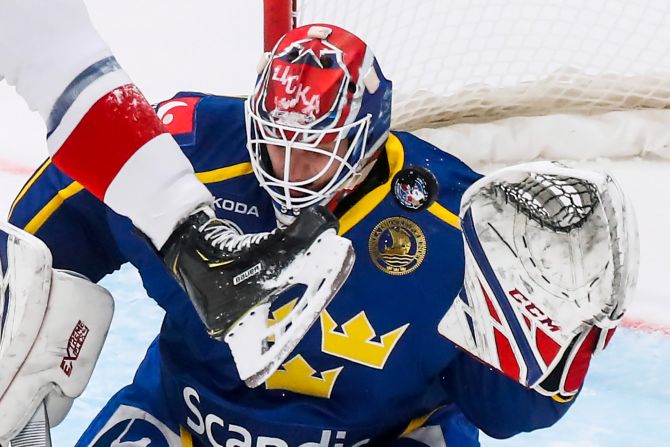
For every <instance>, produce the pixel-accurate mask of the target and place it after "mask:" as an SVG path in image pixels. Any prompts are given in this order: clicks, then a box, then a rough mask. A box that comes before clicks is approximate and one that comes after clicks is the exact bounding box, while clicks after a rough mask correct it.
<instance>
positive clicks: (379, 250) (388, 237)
mask: <svg viewBox="0 0 670 447" xmlns="http://www.w3.org/2000/svg"><path fill="white" fill-rule="evenodd" d="M368 247H369V249H370V258H372V262H374V264H375V265H376V266H377V267H378V268H379V270H381V271H382V272H384V273H388V274H389V275H407V274H408V273H412V272H413V271H414V270H416V269H417V268H419V266H420V265H421V263H422V262H423V258H425V257H426V236H425V235H424V234H423V231H421V228H419V226H418V225H417V224H415V223H414V222H412V221H411V220H409V219H407V218H406V217H389V218H387V219H384V220H382V221H381V222H379V223H378V224H377V226H376V227H375V228H374V229H373V230H372V233H370V240H369V242H368Z"/></svg>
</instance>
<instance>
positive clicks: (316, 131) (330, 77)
mask: <svg viewBox="0 0 670 447" xmlns="http://www.w3.org/2000/svg"><path fill="white" fill-rule="evenodd" d="M259 72H260V74H259V77H258V80H257V82H256V88H255V91H254V94H253V95H252V96H251V97H250V98H249V99H248V100H247V101H246V104H245V114H246V124H247V148H248V150H249V154H250V156H251V163H252V166H253V169H254V173H255V174H256V177H257V178H258V181H259V183H260V185H261V186H262V187H263V188H264V189H265V190H266V191H267V192H268V193H269V194H270V196H271V197H272V199H273V201H274V203H275V208H276V209H277V211H278V218H279V220H280V221H282V222H284V223H286V222H287V221H288V220H290V218H291V216H294V215H296V214H298V213H299V212H300V209H302V208H305V207H309V206H312V205H314V204H317V203H318V204H330V205H334V204H336V203H337V201H338V200H339V199H341V198H342V197H344V196H345V195H346V194H347V193H348V192H349V191H351V190H353V189H354V188H355V187H356V186H357V185H358V184H359V183H360V182H361V180H362V179H363V178H364V173H365V172H366V166H371V163H370V162H371V161H372V160H374V159H375V158H376V156H377V155H378V153H379V151H380V148H381V147H382V145H383V143H384V142H385V141H386V138H387V137H388V132H389V127H390V120H391V82H390V81H389V80H387V79H385V78H384V75H383V74H382V72H381V70H380V68H379V65H378V64H377V61H376V59H375V57H374V55H373V54H372V52H371V50H370V49H369V48H368V47H367V45H366V44H365V43H364V42H363V41H362V40H361V39H359V38H358V37H356V36H355V35H353V34H351V33H349V32H348V31H345V30H343V29H341V28H338V27H336V26H331V25H307V26H303V27H300V28H296V29H294V30H292V31H290V32H288V33H287V34H286V35H285V36H284V37H282V38H281V39H280V40H279V42H278V43H277V45H276V46H275V48H274V50H273V51H272V52H271V53H270V54H269V55H266V56H265V57H264V59H263V61H262V64H261V66H260V67H259ZM270 150H272V151H274V153H273V154H270V153H269V151H270ZM271 155H272V156H271ZM299 159H302V160H303V163H310V164H311V166H312V169H311V170H310V171H309V172H308V173H307V174H305V173H303V174H302V175H296V174H295V172H292V171H294V169H293V166H294V163H297V162H298V160H299ZM277 160H279V161H277ZM278 165H279V166H278ZM287 218H288V220H287Z"/></svg>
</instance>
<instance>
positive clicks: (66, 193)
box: [24, 182, 84, 234]
mask: <svg viewBox="0 0 670 447" xmlns="http://www.w3.org/2000/svg"><path fill="white" fill-rule="evenodd" d="M83 189H84V187H83V186H82V185H81V184H79V183H77V182H72V183H70V184H69V185H68V186H66V187H65V188H63V189H61V190H60V191H58V192H57V193H56V195H55V196H54V197H53V198H52V199H51V200H49V202H48V203H47V204H46V205H44V206H43V207H42V209H41V210H40V211H39V212H38V213H37V214H35V216H34V217H33V218H32V219H30V222H28V224H27V225H26V226H25V227H24V230H26V231H27V232H28V233H30V234H35V233H37V231H38V230H39V229H40V228H41V227H42V225H44V222H46V221H47V219H49V218H50V217H51V215H52V214H53V213H55V212H56V210H57V209H58V208H60V206H61V205H62V204H63V202H64V201H66V200H67V199H69V198H70V197H72V196H73V195H75V194H77V193H78V192H79V191H81V190H83Z"/></svg>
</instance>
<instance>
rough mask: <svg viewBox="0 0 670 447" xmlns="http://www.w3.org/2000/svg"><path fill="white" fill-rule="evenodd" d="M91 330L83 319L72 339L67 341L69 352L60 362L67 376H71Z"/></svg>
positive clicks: (74, 331)
mask: <svg viewBox="0 0 670 447" xmlns="http://www.w3.org/2000/svg"><path fill="white" fill-rule="evenodd" d="M89 332H90V330H89V328H88V326H86V325H85V324H84V323H83V322H82V321H81V320H79V321H78V322H77V324H76V325H75V327H74V329H73V330H72V334H71V335H70V339H69V340H68V342H67V354H66V355H65V357H63V360H61V362H60V369H62V370H63V372H64V373H65V375H66V376H68V377H70V374H72V368H73V367H74V362H75V361H76V360H77V359H78V358H79V353H80V352H81V348H82V347H83V346H84V342H85V341H86V337H87V336H88V333H89Z"/></svg>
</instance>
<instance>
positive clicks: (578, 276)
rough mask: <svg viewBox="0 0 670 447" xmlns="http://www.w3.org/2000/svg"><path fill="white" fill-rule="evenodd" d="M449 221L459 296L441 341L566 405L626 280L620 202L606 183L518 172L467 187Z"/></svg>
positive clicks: (630, 222)
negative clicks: (453, 224)
mask: <svg viewBox="0 0 670 447" xmlns="http://www.w3.org/2000/svg"><path fill="white" fill-rule="evenodd" d="M460 214H461V223H462V230H463V238H464V242H465V244H464V245H465V246H464V250H465V279H464V287H463V289H462V290H461V292H460V294H459V296H458V297H457V298H456V299H455V301H454V303H453V305H452V306H451V308H450V309H449V311H448V312H447V314H446V315H445V316H444V318H443V319H442V321H441V322H440V326H439V331H440V333H441V334H442V335H444V336H445V337H446V338H448V339H449V340H451V341H452V342H454V343H455V344H457V345H458V346H460V347H461V348H463V349H464V350H466V351H467V352H469V353H470V354H472V355H473V356H475V357H477V358H478V359H480V360H481V361H483V362H485V363H487V364H489V365H490V366H492V367H494V368H496V369H498V370H499V371H501V372H503V373H504V374H505V375H507V376H509V377H511V378H512V379H514V380H516V381H518V382H519V383H521V384H522V385H524V386H526V387H529V388H533V389H535V390H536V391H538V392H539V393H541V394H544V395H548V396H558V397H560V396H562V397H564V398H568V397H570V396H572V395H574V394H576V393H577V391H579V389H580V387H581V385H582V383H583V380H584V377H585V374H586V371H587V369H588V366H589V362H590V359H591V357H592V355H593V354H595V353H597V352H599V351H600V350H602V349H604V348H605V346H606V345H607V343H608V342H609V339H610V337H611V336H612V334H613V332H614V329H615V328H616V326H617V325H618V324H619V322H620V321H621V319H622V317H623V315H624V312H625V311H626V308H627V307H628V304H629V301H630V299H631V296H632V289H633V287H634V285H635V282H636V278H637V270H638V257H639V256H638V239H637V228H636V222H635V217H634V213H633V210H632V209H631V206H630V204H629V203H628V202H627V200H626V198H625V196H624V194H623V192H622V191H621V189H620V188H619V186H618V185H617V184H616V183H615V182H614V180H613V179H612V178H611V177H610V176H609V175H607V174H605V173H598V172H590V171H584V170H579V169H573V168H570V167H567V166H565V165H562V164H559V163H554V162H536V163H528V164H523V165H518V166H513V167H510V168H506V169H502V170H500V171H497V172H495V173H493V174H491V175H488V176H486V177H484V178H482V179H480V180H479V181H477V182H476V183H474V184H473V185H472V186H470V188H468V190H467V191H466V192H465V194H464V195H463V198H462V201H461V212H460Z"/></svg>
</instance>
